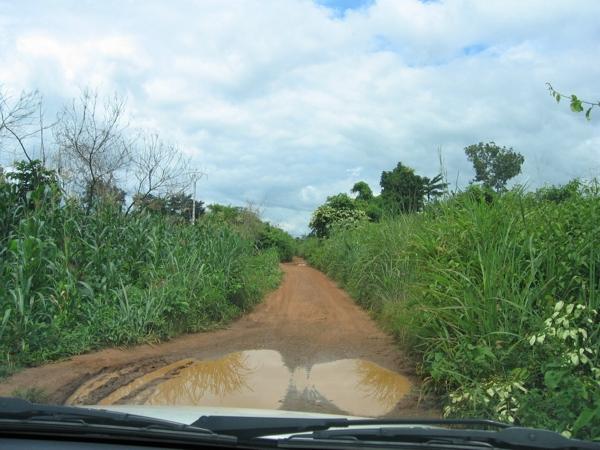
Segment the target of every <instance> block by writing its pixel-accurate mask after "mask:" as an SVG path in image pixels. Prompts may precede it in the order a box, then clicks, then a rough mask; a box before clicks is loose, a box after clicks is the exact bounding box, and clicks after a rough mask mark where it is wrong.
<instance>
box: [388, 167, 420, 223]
mask: <svg viewBox="0 0 600 450" xmlns="http://www.w3.org/2000/svg"><path fill="white" fill-rule="evenodd" d="M424 182H425V180H424V178H423V177H420V176H419V175H416V174H415V171H414V170H413V169H411V168H410V167H408V166H405V165H403V164H402V163H401V162H399V163H398V164H397V165H396V167H395V168H394V170H391V171H389V172H386V171H383V172H382V173H381V181H380V185H381V197H382V199H383V201H384V203H385V205H386V208H387V209H389V210H390V211H392V212H394V213H397V212H401V213H407V212H413V211H419V210H420V209H421V208H422V207H423V196H424V195H425V187H424Z"/></svg>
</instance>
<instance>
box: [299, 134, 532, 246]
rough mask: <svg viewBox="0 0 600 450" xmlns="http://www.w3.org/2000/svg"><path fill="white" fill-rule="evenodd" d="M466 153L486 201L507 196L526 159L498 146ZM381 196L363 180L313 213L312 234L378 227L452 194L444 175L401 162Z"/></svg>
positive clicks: (383, 183) (386, 174) (384, 176)
mask: <svg viewBox="0 0 600 450" xmlns="http://www.w3.org/2000/svg"><path fill="white" fill-rule="evenodd" d="M465 154H466V155H467V158H468V159H469V161H470V162H471V163H472V164H473V168H474V169H475V178H474V179H473V181H472V185H471V189H472V190H473V189H475V190H478V195H481V196H482V198H488V197H489V194H490V193H491V192H503V191H505V190H506V184H507V182H508V181H509V180H510V179H512V178H513V177H515V176H516V175H518V174H519V173H520V172H521V166H522V165H523V162H524V158H523V156H522V155H521V154H519V153H518V152H516V151H514V150H513V149H512V148H507V147H501V146H499V145H497V144H496V143H494V142H488V143H483V142H480V143H478V144H474V145H470V146H468V147H466V148H465ZM379 185H380V187H381V194H380V195H374V194H373V190H372V189H371V187H370V186H369V185H368V184H367V183H366V182H365V181H359V182H357V183H355V184H354V186H353V187H352V189H351V191H350V192H351V193H352V194H355V197H354V198H352V197H351V196H350V195H348V194H346V193H340V194H336V195H333V196H330V197H328V198H327V201H326V202H325V203H324V204H323V205H321V206H319V207H318V208H317V209H316V210H315V211H314V213H313V215H312V218H311V221H310V228H311V234H313V235H315V236H318V237H326V236H328V235H329V233H330V232H331V230H332V229H334V228H336V227H346V228H347V227H352V226H354V225H356V224H357V223H360V222H362V221H372V222H379V221H380V220H381V219H382V217H384V216H394V215H399V214H408V213H415V212H418V211H421V210H422V209H423V207H424V206H425V205H426V204H429V203H432V202H436V201H437V200H438V199H439V198H440V197H442V196H443V195H445V194H448V195H449V194H450V193H449V191H448V183H447V182H446V181H445V180H444V178H443V175H442V174H441V173H440V174H437V175H435V176H433V177H432V178H429V177H426V176H421V175H418V174H417V173H416V172H415V170H414V169H412V168H411V167H408V166H406V165H404V164H403V163H402V162H399V163H398V164H397V165H396V167H395V168H394V169H392V170H390V171H385V170H384V171H383V172H382V173H381V179H380V181H379Z"/></svg>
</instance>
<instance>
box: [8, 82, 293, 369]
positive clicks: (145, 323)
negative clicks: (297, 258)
mask: <svg viewBox="0 0 600 450" xmlns="http://www.w3.org/2000/svg"><path fill="white" fill-rule="evenodd" d="M37 101H38V98H37V97H36V94H35V93H32V94H23V95H22V96H20V97H17V98H16V99H14V101H12V102H11V99H10V98H9V97H7V96H5V97H2V95H1V93H0V113H1V114H0V151H2V152H3V156H6V155H7V154H8V152H9V151H15V152H16V154H17V155H18V154H19V153H20V156H21V157H22V158H23V160H22V161H13V162H11V163H10V164H9V165H7V166H5V168H4V169H2V168H1V167H0V376H6V375H8V374H9V373H11V372H12V371H14V370H16V369H18V368H20V367H23V366H29V365H36V364H39V363H42V362H45V361H50V360H55V359H58V358H62V357H66V356H70V355H74V354H79V353H82V352H86V351H89V350H93V349H99V348H103V347H108V346H117V345H130V344H136V343H142V342H153V341H158V340H162V339H166V338H169V337H172V336H175V335H178V334H181V333H185V332H194V331H200V330H206V329H209V328H211V327H215V326H218V325H219V324H223V323H225V322H227V321H229V320H231V319H232V318H234V317H236V316H238V315H240V314H241V313H242V312H243V311H245V310H247V309H248V308H251V307H252V306H253V305H255V304H256V303H257V302H259V301H260V300H261V299H262V297H263V296H264V295H265V293H266V292H268V291H269V290H271V289H274V288H275V287H276V286H277V285H278V283H279V281H280V278H281V273H280V270H279V261H285V260H289V259H291V257H292V256H293V254H294V251H295V249H294V245H295V242H294V239H293V238H292V237H291V236H290V235H288V234H287V233H285V232H284V231H282V230H280V229H279V228H276V227H274V226H272V225H270V224H267V223H265V222H263V221H261V220H260V218H259V214H258V212H257V211H256V210H255V209H253V208H251V207H233V206H225V205H216V204H215V205H209V206H207V207H205V205H204V204H203V202H201V201H198V200H196V199H195V198H193V197H192V195H191V194H188V193H187V191H188V190H189V188H190V185H191V182H190V180H194V177H196V179H197V177H198V174H197V173H195V172H191V173H190V172H189V169H188V167H189V161H185V160H184V158H183V156H182V153H181V152H179V150H178V149H177V147H176V146H174V145H170V144H168V143H166V142H164V141H162V140H160V139H159V138H158V137H157V136H156V135H151V134H145V135H143V136H144V137H142V138H139V137H137V138H134V137H132V133H131V132H130V131H128V130H127V129H126V127H125V126H123V125H122V123H123V120H122V114H123V108H124V105H123V104H122V103H121V102H119V101H115V100H114V99H109V101H108V102H107V103H106V104H105V106H104V107H103V108H101V107H100V106H98V105H99V104H100V102H99V101H97V98H96V96H95V95H94V94H91V93H89V92H84V93H83V94H82V97H81V98H80V99H77V100H75V101H74V102H73V104H72V105H70V106H69V107H68V108H66V109H65V110H64V111H63V112H62V113H61V115H59V118H58V120H57V122H56V123H55V124H54V125H53V126H52V128H51V131H52V133H53V138H54V139H53V141H52V142H48V138H46V139H47V142H44V141H43V131H46V135H48V130H49V128H46V127H44V126H43V125H38V124H42V118H41V117H39V118H38V117H37V116H36V115H35V114H36V112H37V111H38V110H39V109H38V107H39V104H38V103H37ZM38 119H39V120H38ZM38 126H39V128H36V127H38ZM34 155H37V156H40V158H41V159H35V158H34Z"/></svg>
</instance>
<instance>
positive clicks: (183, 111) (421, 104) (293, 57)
mask: <svg viewBox="0 0 600 450" xmlns="http://www.w3.org/2000/svg"><path fill="white" fill-rule="evenodd" d="M599 17H600V2H598V1H596V0H589V1H580V0H579V1H578V0H565V1H560V0H553V1H547V0H528V1H522V0H497V1H495V0H447V1H431V0H430V1H419V0H370V1H364V0H318V1H312V0H256V1H250V0H248V1H241V0H240V1H237V0H227V1H223V0H214V1H213V0H202V1H184V0H173V1H151V0H150V1H148V0H144V1H141V0H140V1H133V0H119V1H110V0H105V1H102V2H97V1H89V0H76V1H61V0H51V1H27V0H20V1H17V0H15V1H3V0H0V85H1V86H2V87H3V89H4V90H5V91H8V92H12V93H18V92H20V91H21V90H32V89H39V91H40V92H41V93H42V94H43V95H44V100H45V108H46V116H47V117H53V116H54V115H55V114H56V112H57V111H58V109H59V108H60V106H61V105H63V104H65V103H66V102H68V101H70V99H72V98H73V97H75V96H77V95H78V94H79V92H80V90H81V89H82V88H85V87H92V88H94V89H97V90H98V91H99V92H100V93H101V94H104V95H109V94H111V93H115V92H116V93H118V94H119V95H121V96H124V97H126V98H127V107H128V110H127V111H128V116H129V122H130V126H131V127H133V128H144V129H148V130H151V131H152V132H157V133H159V134H160V135H161V136H162V137H163V138H164V139H166V140H169V141H172V142H176V143H177V144H178V145H179V147H180V148H181V149H182V150H183V151H184V152H185V154H186V155H188V156H189V157H190V158H191V161H192V166H193V168H195V169H198V170H201V171H202V172H203V173H204V174H205V175H204V177H203V178H202V179H201V181H200V182H199V183H198V197H199V198H200V199H202V200H203V201H205V202H206V203H213V202H218V203H225V204H233V205H245V204H247V203H250V204H252V205H254V207H258V208H259V209H260V210H261V211H262V215H263V217H264V218H265V219H267V220H269V221H271V222H272V223H274V224H277V225H279V226H281V227H283V228H284V229H286V230H288V231H290V232H292V233H294V234H296V235H299V234H302V233H305V232H307V230H308V228H307V226H308V222H309V219H310V215H311V212H312V211H313V210H314V209H315V208H316V207H317V206H318V205H320V204H321V203H323V202H324V201H325V200H326V198H327V196H329V195H333V194H336V193H338V192H349V190H350V189H351V187H352V185H353V184H354V183H355V182H356V181H359V180H364V181H366V182H368V183H369V184H370V185H371V187H372V188H373V190H374V191H375V192H377V191H378V189H379V178H380V175H381V172H382V171H383V170H390V169H392V168H393V167H394V166H395V165H396V164H397V163H398V162H399V161H401V162H402V163H403V164H406V165H409V166H411V167H413V168H414V169H415V170H416V172H417V173H419V174H421V175H425V176H430V177H431V176H433V175H435V174H437V173H438V172H440V170H443V172H444V173H445V174H446V176H447V178H448V181H449V182H450V184H451V186H452V187H453V188H456V187H458V188H463V187H465V186H466V185H467V184H468V182H469V181H470V180H471V179H472V178H473V176H474V173H473V169H472V166H471V165H470V163H469V161H468V160H467V159H466V157H465V154H464V148H465V147H466V146H468V145H470V144H475V143H478V142H488V141H494V142H496V143H497V144H499V145H503V146H507V147H512V148H514V149H515V150H516V151H518V152H520V153H522V154H523V155H524V157H525V164H524V166H523V172H522V174H521V175H520V176H519V177H518V178H517V179H516V180H514V182H518V183H523V184H525V185H527V186H529V187H530V188H535V187H538V186H541V185H543V184H546V183H552V184H557V183H563V182H566V181H568V180H569V179H571V178H573V177H590V176H595V175H598V173H599V169H600V158H599V157H600V145H599V144H600V110H597V111H596V112H595V113H592V120H591V121H586V120H585V118H584V117H583V115H582V114H579V115H578V114H574V113H572V112H570V111H569V108H568V105H567V104H566V103H561V104H556V102H555V100H553V99H552V97H551V96H550V95H549V94H548V92H547V89H546V85H545V83H546V82H551V83H552V84H553V85H554V87H555V88H556V89H558V90H560V91H564V92H565V93H567V94H571V93H576V94H577V95H578V96H579V97H582V98H585V99H589V100H592V101H598V100H599V99H600V86H599V83H598V80H599V79H600V64H598V61H599V60H600V25H599V24H598V18H599ZM440 157H441V158H440ZM440 160H441V162H442V165H441V166H440ZM440 167H442V169H440Z"/></svg>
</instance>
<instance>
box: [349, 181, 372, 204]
mask: <svg viewBox="0 0 600 450" xmlns="http://www.w3.org/2000/svg"><path fill="white" fill-rule="evenodd" d="M351 192H352V193H354V194H358V195H357V196H356V199H357V200H364V201H366V202H368V201H369V200H371V199H372V198H373V191H372V190H371V188H370V187H369V185H368V184H367V183H366V182H364V181H358V182H357V183H354V186H352V190H351Z"/></svg>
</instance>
